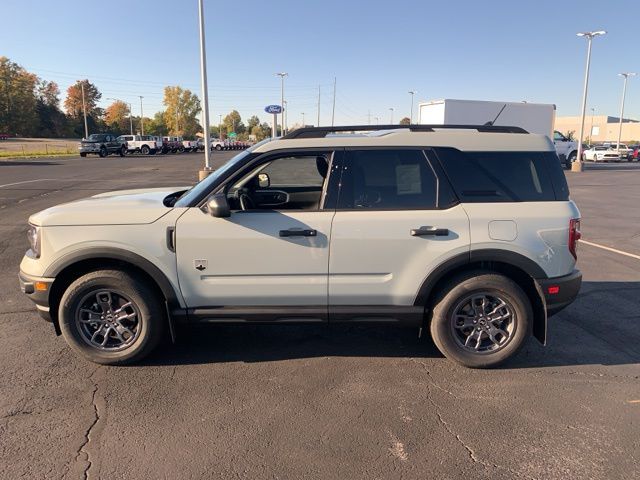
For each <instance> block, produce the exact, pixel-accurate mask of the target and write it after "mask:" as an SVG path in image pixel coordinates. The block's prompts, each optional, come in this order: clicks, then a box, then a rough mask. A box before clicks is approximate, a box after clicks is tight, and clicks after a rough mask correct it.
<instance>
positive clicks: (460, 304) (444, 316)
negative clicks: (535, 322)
mask: <svg viewBox="0 0 640 480" xmlns="http://www.w3.org/2000/svg"><path fill="white" fill-rule="evenodd" d="M532 319H533V311H532V309H531V304H530V302H529V298H528V297H527V295H526V294H525V293H524V292H523V291H522V289H521V288H520V287H519V286H518V285H517V284H516V283H515V282H514V281H513V280H511V279H509V278H507V277H505V276H503V275H500V274H495V273H487V272H470V273H467V274H465V275H462V276H459V277H457V278H454V279H453V280H452V281H451V282H449V283H448V284H447V285H446V286H445V287H444V288H443V290H442V291H441V293H440V294H439V295H438V296H437V298H436V300H435V302H434V308H433V315H432V318H431V326H430V328H431V336H432V338H433V341H434V343H435V344H436V346H437V347H438V349H439V350H440V351H441V352H442V353H443V354H444V355H445V356H446V357H447V358H449V359H451V360H454V361H456V362H458V363H460V364H462V365H464V366H466V367H471V368H488V367H494V366H497V365H499V364H500V363H502V362H504V361H505V360H507V359H508V358H509V357H511V356H513V355H514V354H515V353H516V352H517V351H518V350H519V349H520V348H521V347H522V345H523V344H524V343H525V341H526V339H527V338H528V337H529V335H530V333H531V326H532Z"/></svg>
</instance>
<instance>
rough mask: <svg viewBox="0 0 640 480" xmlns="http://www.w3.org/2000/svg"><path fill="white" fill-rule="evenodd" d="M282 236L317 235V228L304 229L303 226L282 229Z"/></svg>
mask: <svg viewBox="0 0 640 480" xmlns="http://www.w3.org/2000/svg"><path fill="white" fill-rule="evenodd" d="M280 236H281V237H317V236H318V231H317V230H310V229H309V230H303V229H302V228H290V229H289V230H280Z"/></svg>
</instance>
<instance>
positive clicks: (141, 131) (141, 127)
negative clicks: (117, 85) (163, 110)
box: [138, 95, 144, 135]
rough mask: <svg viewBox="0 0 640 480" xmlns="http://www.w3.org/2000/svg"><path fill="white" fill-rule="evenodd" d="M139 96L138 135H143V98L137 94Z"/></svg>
mask: <svg viewBox="0 0 640 480" xmlns="http://www.w3.org/2000/svg"><path fill="white" fill-rule="evenodd" d="M138 96H139V97H140V135H144V111H143V110H142V99H143V98H144V97H143V96H142V95H138Z"/></svg>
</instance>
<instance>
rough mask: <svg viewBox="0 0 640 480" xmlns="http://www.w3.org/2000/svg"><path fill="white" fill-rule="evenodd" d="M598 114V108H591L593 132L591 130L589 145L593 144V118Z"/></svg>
mask: <svg viewBox="0 0 640 480" xmlns="http://www.w3.org/2000/svg"><path fill="white" fill-rule="evenodd" d="M595 114H596V107H591V130H589V143H593V117H594V116H595Z"/></svg>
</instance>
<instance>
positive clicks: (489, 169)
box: [436, 148, 568, 203]
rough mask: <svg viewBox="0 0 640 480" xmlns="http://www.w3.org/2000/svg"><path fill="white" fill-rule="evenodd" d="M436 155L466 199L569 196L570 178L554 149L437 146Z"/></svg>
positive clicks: (533, 199) (539, 199)
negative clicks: (474, 149) (483, 149)
mask: <svg viewBox="0 0 640 480" xmlns="http://www.w3.org/2000/svg"><path fill="white" fill-rule="evenodd" d="M436 154H437V156H438V159H439V160H440V162H441V165H442V167H443V169H444V171H445V173H446V174H447V176H448V177H449V180H450V181H451V184H452V186H453V188H454V190H455V191H456V194H457V195H458V198H459V199H460V201H462V202H466V203H481V202H544V201H556V200H566V199H568V187H567V186H566V185H567V184H566V179H565V178H564V173H563V172H562V167H561V166H560V162H559V161H558V158H557V157H556V155H555V154H554V153H553V152H461V151H460V150H457V149H455V148H437V149H436ZM558 175H559V176H560V177H561V178H560V177H559V176H558ZM554 177H556V178H554ZM556 190H559V191H558V192H557V191H556Z"/></svg>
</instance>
